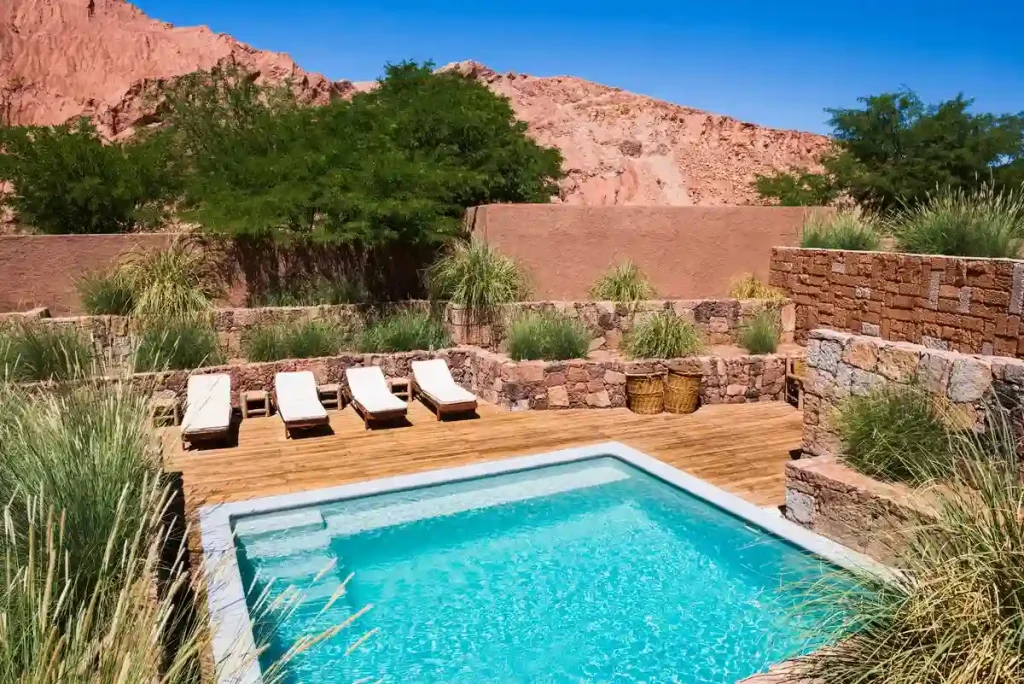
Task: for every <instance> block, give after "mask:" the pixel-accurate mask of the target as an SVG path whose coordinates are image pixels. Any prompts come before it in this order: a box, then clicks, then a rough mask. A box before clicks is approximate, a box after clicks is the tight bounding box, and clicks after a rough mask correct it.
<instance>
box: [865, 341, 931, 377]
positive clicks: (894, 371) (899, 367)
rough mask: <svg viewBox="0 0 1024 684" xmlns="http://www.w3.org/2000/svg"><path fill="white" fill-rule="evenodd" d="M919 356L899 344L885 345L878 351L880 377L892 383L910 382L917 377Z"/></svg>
mask: <svg viewBox="0 0 1024 684" xmlns="http://www.w3.org/2000/svg"><path fill="white" fill-rule="evenodd" d="M920 362H921V354H920V352H919V351H917V350H915V349H908V348H907V347H906V346H903V345H901V344H887V345H885V346H883V347H882V348H881V349H879V350H878V367H877V368H876V370H877V371H878V373H879V374H881V375H882V377H884V378H886V379H888V380H892V381H893V382H910V381H911V380H913V379H914V378H915V377H916V376H917V367H918V365H919V364H920Z"/></svg>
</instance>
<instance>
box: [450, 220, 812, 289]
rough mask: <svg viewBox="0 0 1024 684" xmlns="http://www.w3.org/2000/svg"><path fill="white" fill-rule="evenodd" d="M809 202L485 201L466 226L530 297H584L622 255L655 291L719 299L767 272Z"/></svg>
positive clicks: (793, 237) (791, 240)
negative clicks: (740, 280)
mask: <svg viewBox="0 0 1024 684" xmlns="http://www.w3.org/2000/svg"><path fill="white" fill-rule="evenodd" d="M809 211H811V209H810V208H808V207H757V206H749V207H649V206H606V207H585V206H576V205H567V204H492V205H487V206H484V207H478V208H476V209H475V210H470V211H469V212H468V214H467V224H468V225H469V226H470V227H471V229H472V230H473V233H474V234H476V235H478V236H480V237H482V238H483V239H485V240H486V241H487V242H489V243H490V244H492V245H494V246H495V247H497V248H498V249H499V250H500V251H501V252H502V253H504V254H508V255H509V256H511V257H513V258H515V259H516V260H517V261H518V262H519V263H520V264H522V265H523V266H524V267H525V269H526V271H527V272H528V273H529V276H530V278H531V284H532V286H533V290H534V292H533V296H534V297H536V298H538V299H585V298H586V297H587V293H588V291H589V290H590V287H591V286H592V285H593V283H594V281H596V280H597V279H598V278H599V277H600V276H601V275H602V274H603V273H604V272H605V271H607V270H608V268H609V267H610V266H613V265H615V264H616V263H618V262H620V261H621V260H623V259H627V258H628V259H631V260H632V261H633V262H634V263H636V264H637V265H638V266H640V268H642V269H643V271H644V272H645V273H646V274H647V275H648V277H649V278H650V279H651V281H652V282H653V284H654V287H655V289H656V291H657V294H658V296H659V297H667V298H708V297H722V296H725V295H726V293H727V291H728V289H729V284H730V282H731V281H732V280H733V279H735V278H736V277H737V276H739V275H741V274H743V273H755V274H757V275H758V276H760V277H761V279H762V280H765V279H767V277H768V267H769V256H770V253H771V248H772V247H775V246H777V245H794V244H797V243H798V241H799V237H798V236H799V233H800V227H801V226H802V225H803V222H804V219H805V217H806V215H807V214H808V212H809Z"/></svg>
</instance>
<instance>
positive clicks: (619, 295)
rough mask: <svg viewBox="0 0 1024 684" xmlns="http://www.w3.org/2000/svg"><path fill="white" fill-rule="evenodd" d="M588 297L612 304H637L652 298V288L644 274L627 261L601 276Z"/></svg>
mask: <svg viewBox="0 0 1024 684" xmlns="http://www.w3.org/2000/svg"><path fill="white" fill-rule="evenodd" d="M590 296H591V297H592V298H594V299H600V300H609V301H613V302H638V301H643V300H645V299H651V298H652V297H654V288H653V287H652V286H651V283H650V281H648V280H647V276H645V275H644V272H643V271H641V270H640V269H639V267H637V266H636V264H634V263H633V262H632V261H628V260H627V261H624V262H622V263H621V264H619V265H618V266H614V267H612V268H611V269H609V271H608V272H607V273H605V274H604V275H603V276H601V277H600V278H599V279H598V281H597V282H596V283H594V286H593V287H592V288H590Z"/></svg>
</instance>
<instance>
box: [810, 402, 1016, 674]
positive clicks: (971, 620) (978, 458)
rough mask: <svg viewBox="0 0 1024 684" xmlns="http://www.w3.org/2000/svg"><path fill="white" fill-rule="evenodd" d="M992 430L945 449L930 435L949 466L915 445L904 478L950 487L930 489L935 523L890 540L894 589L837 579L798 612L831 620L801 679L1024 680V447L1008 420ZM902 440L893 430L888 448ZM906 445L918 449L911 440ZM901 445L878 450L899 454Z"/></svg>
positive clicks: (992, 419)
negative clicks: (826, 638) (1023, 511)
mask: <svg viewBox="0 0 1024 684" xmlns="http://www.w3.org/2000/svg"><path fill="white" fill-rule="evenodd" d="M901 401H903V400H901ZM911 401H916V400H911ZM895 405H896V404H894V406H895ZM902 405H903V407H904V408H905V407H906V406H907V404H906V402H905V401H903V404H902ZM911 406H913V404H911ZM912 410H913V409H912ZM917 411H918V413H919V414H920V415H919V417H918V418H915V419H914V423H916V425H915V424H911V425H908V427H909V428H911V429H912V430H913V431H914V432H913V434H914V435H915V436H922V427H921V426H922V425H923V424H924V423H930V422H931V418H928V417H925V416H924V415H923V413H922V412H921V411H920V409H918V410H917ZM892 423H893V421H892V419H889V424H890V425H891V424H892ZM986 423H987V424H988V425H989V429H988V430H987V431H986V432H984V433H975V432H972V431H967V432H964V433H958V434H956V435H953V436H951V437H950V439H949V444H948V446H947V445H946V444H940V443H937V441H938V440H941V437H940V436H939V431H937V430H935V429H934V428H933V427H928V428H926V430H927V433H928V434H927V435H925V439H926V440H932V441H933V443H935V444H936V446H937V448H938V449H939V450H940V452H944V453H948V454H950V456H951V459H952V461H953V462H954V463H955V464H956V467H955V468H953V469H950V468H949V467H948V464H949V459H947V458H942V459H933V458H928V457H926V456H927V455H926V454H925V453H924V449H923V448H922V447H923V446H925V445H927V444H928V441H926V442H924V444H923V445H922V447H918V446H916V445H915V446H912V448H913V450H914V451H915V453H916V454H917V455H918V457H915V458H901V459H900V463H899V468H900V469H901V470H906V469H909V470H910V472H911V473H912V474H911V475H910V477H909V478H908V479H910V480H912V481H915V482H926V481H932V480H935V479H940V480H942V481H943V482H944V484H945V486H944V487H939V488H934V489H933V490H932V491H931V497H930V499H931V502H932V508H933V510H934V514H933V515H932V516H929V517H928V519H922V520H916V521H911V522H910V523H908V524H907V525H905V526H904V527H903V529H902V532H901V536H900V538H899V539H898V540H895V539H894V540H893V542H894V545H893V546H894V548H895V549H897V552H898V556H897V559H896V561H895V565H896V567H898V568H899V569H900V571H901V572H900V573H899V574H897V575H894V576H891V577H889V578H888V581H882V580H880V579H879V578H877V577H873V576H869V575H863V576H859V577H857V580H858V581H857V582H856V583H854V584H853V585H851V584H850V583H849V582H845V583H841V582H831V583H830V584H829V585H828V586H827V587H826V588H827V590H826V591H823V592H820V594H819V595H820V599H818V600H817V601H813V602H811V605H807V606H802V607H801V610H808V609H810V610H818V611H819V614H821V615H823V616H824V617H823V619H822V620H821V622H820V624H819V625H818V630H819V631H820V632H821V633H825V634H828V635H830V636H831V637H832V638H833V639H834V643H833V645H832V646H830V647H827V648H823V649H821V650H819V651H816V652H815V653H812V654H810V655H809V656H806V657H804V658H801V659H798V660H797V661H796V670H797V672H796V673H795V674H796V675H798V676H801V677H805V678H806V679H807V680H808V681H821V682H835V683H837V684H855V683H857V682H894V683H899V684H902V683H904V682H906V683H907V684H911V682H913V683H915V684H916V683H918V682H944V683H948V684H969V683H971V684H973V683H976V682H987V683H990V684H1011V682H1018V681H1021V680H1022V678H1024V660H1022V659H1021V634H1022V633H1024V624H1022V623H1024V608H1022V606H1021V602H1020V600H1019V599H1020V596H1021V595H1022V594H1024V565H1022V564H1021V562H1020V559H1021V558H1022V557H1024V518H1022V516H1021V515H1020V507H1021V501H1024V485H1022V482H1021V478H1020V464H1019V461H1018V458H1019V457H1018V454H1019V453H1020V449H1021V446H1022V445H1021V443H1020V439H1019V437H1018V435H1017V433H1016V431H1015V430H1014V427H1013V425H1012V421H1011V419H1010V418H1009V417H1008V416H1007V415H1006V414H1005V413H1004V412H1003V411H1001V410H999V409H995V410H993V411H992V412H991V414H990V415H989V416H987V420H986ZM894 436H895V435H893V434H892V433H891V432H887V433H886V434H885V435H883V436H881V437H880V440H881V441H883V442H884V441H885V440H887V439H889V438H891V437H894ZM900 439H901V441H902V443H903V444H905V445H910V444H912V438H907V439H902V438H900ZM895 446H897V444H896V443H894V442H893V443H887V444H883V445H882V447H881V448H882V449H883V450H884V451H886V452H889V453H894V451H893V448H894V447H895ZM820 588H821V587H819V589H820Z"/></svg>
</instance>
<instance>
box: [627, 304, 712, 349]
mask: <svg viewBox="0 0 1024 684" xmlns="http://www.w3.org/2000/svg"><path fill="white" fill-rule="evenodd" d="M625 342H626V353H627V354H628V355H629V356H631V357H632V358H634V359H676V358H680V357H683V356H693V355H695V354H699V353H700V352H701V351H702V350H703V349H704V336H703V335H702V334H701V332H700V330H699V329H698V328H697V326H696V325H694V324H693V323H692V322H690V321H687V320H685V319H683V318H680V317H679V316H677V315H676V314H675V313H674V312H672V311H667V310H666V311H659V312H657V313H655V314H654V315H652V316H650V317H648V318H646V319H644V320H642V321H640V322H639V323H637V324H636V325H635V326H634V327H633V330H631V331H630V332H629V334H628V335H627V336H626V340H625Z"/></svg>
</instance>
